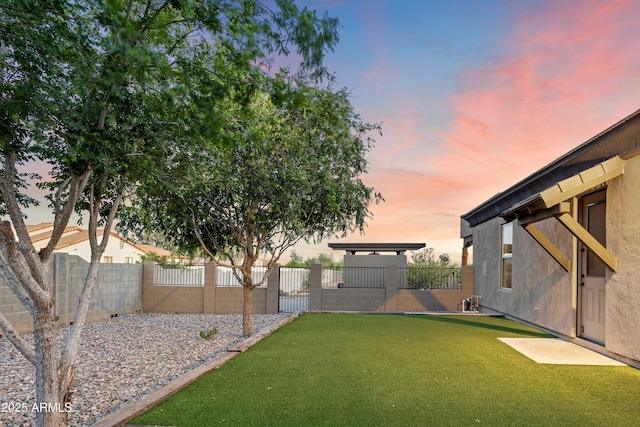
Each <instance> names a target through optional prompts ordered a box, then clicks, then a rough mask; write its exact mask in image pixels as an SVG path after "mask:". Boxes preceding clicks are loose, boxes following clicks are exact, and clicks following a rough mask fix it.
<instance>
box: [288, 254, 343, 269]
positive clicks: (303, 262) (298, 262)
mask: <svg viewBox="0 0 640 427" xmlns="http://www.w3.org/2000/svg"><path fill="white" fill-rule="evenodd" d="M289 257H290V260H289V262H287V263H286V264H285V267H291V268H309V267H311V265H313V264H320V265H322V266H323V267H327V268H335V267H341V266H342V264H343V262H342V261H337V262H336V261H334V260H333V257H332V256H331V255H327V254H323V253H320V254H318V255H316V256H314V257H311V258H307V259H303V258H302V256H300V255H298V253H297V252H296V251H295V249H294V250H292V251H291V255H289Z"/></svg>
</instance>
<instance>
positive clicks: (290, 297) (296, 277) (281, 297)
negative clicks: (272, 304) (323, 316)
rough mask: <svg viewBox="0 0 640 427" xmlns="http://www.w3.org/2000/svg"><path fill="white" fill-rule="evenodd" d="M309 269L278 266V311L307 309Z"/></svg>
mask: <svg viewBox="0 0 640 427" xmlns="http://www.w3.org/2000/svg"><path fill="white" fill-rule="evenodd" d="M309 271H310V270H309V269H308V268H291V267H280V284H279V288H278V312H280V313H293V312H296V311H307V310H309V300H310V293H309Z"/></svg>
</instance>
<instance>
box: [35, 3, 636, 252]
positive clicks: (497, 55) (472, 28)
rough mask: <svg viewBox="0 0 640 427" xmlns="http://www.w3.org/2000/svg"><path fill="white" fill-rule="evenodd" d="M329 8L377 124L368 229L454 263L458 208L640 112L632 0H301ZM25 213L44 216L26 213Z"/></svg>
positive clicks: (361, 104) (354, 88)
mask: <svg viewBox="0 0 640 427" xmlns="http://www.w3.org/2000/svg"><path fill="white" fill-rule="evenodd" d="M298 3H299V4H300V5H302V6H307V7H309V8H310V9H316V10H317V11H318V13H319V14H321V15H322V14H324V13H327V14H328V15H329V16H335V17H338V19H339V20H340V23H341V28H340V42H339V44H338V45H337V47H336V49H335V51H334V52H332V53H329V54H328V56H327V58H326V65H327V66H328V68H329V69H330V70H332V71H333V72H334V73H335V76H336V79H337V81H338V83H339V84H340V85H341V86H345V87H347V88H349V89H350V91H351V93H352V103H353V105H354V106H355V108H356V110H357V111H358V112H359V113H360V114H361V116H362V117H363V119H364V120H366V121H368V122H376V123H381V124H382V131H383V136H381V137H378V138H376V139H377V143H376V146H375V148H374V149H373V150H372V151H371V152H370V153H369V155H368V159H369V162H370V167H369V173H368V174H367V175H365V176H363V177H362V179H363V181H365V183H366V184H367V185H370V186H373V187H374V188H375V190H376V191H379V192H381V193H382V194H383V196H384V198H385V200H386V201H385V202H384V203H382V204H380V205H374V206H372V207H371V210H372V212H373V214H374V217H373V219H371V220H369V226H368V227H367V229H366V234H365V235H363V236H361V235H359V234H354V235H350V236H348V237H346V238H342V239H335V238H334V239H327V240H325V241H323V242H321V243H319V244H308V243H301V244H299V245H298V246H297V247H296V250H297V252H298V253H299V254H301V255H303V256H304V257H305V258H306V257H310V256H315V255H317V254H318V253H321V252H322V253H327V254H332V255H333V256H334V258H335V259H339V258H341V257H342V253H332V251H331V250H330V249H329V248H328V246H327V244H328V243H329V242H424V243H426V246H427V247H432V248H434V249H435V252H436V254H442V253H445V252H446V253H448V254H449V255H450V256H451V258H452V260H454V261H456V262H459V261H460V255H461V251H462V241H461V239H460V237H459V224H460V216H461V215H462V214H464V213H466V212H468V211H470V210H471V209H473V208H474V207H476V206H477V205H479V204H480V203H482V202H484V201H485V200H487V199H489V198H490V197H491V196H493V195H494V194H496V193H497V192H500V191H503V190H505V189H506V188H508V187H510V186H511V185H513V184H515V183H516V182H517V181H519V180H521V179H523V178H525V177H526V176H528V175H530V174H531V173H533V172H535V171H536V170H538V169H540V168H541V167H543V166H545V165H546V164H548V163H550V162H552V161H553V160H554V159H556V158H557V157H559V156H561V155H562V154H564V153H566V152H567V151H569V150H570V149H572V148H574V147H576V146H577V145H579V144H581V143H582V142H584V141H585V140H587V139H588V138H590V137H592V136H594V135H596V134H597V133H599V132H600V131H602V130H604V129H605V128H607V127H608V126H610V125H612V124H614V123H615V122H617V121H619V120H620V119H622V118H624V117H626V116H627V115H629V114H631V113H632V112H634V111H635V110H637V109H638V108H640V102H639V101H638V100H640V84H639V83H640V50H639V49H637V48H636V46H635V43H636V40H638V38H639V36H640V26H639V25H638V24H637V18H638V17H640V2H638V1H635V0H536V1H534V0H511V1H507V0H299V1H298ZM30 219H32V220H34V221H38V220H49V221H50V220H51V219H50V218H49V219H47V218H40V217H39V216H32V217H31V218H30Z"/></svg>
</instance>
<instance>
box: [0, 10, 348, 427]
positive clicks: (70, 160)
mask: <svg viewBox="0 0 640 427" xmlns="http://www.w3.org/2000/svg"><path fill="white" fill-rule="evenodd" d="M336 25H337V22H336V21H335V20H334V19H330V18H328V17H324V18H319V17H317V16H316V14H315V13H314V12H312V11H308V10H306V9H302V10H301V9H299V8H298V7H296V6H295V4H293V2H292V0H275V1H273V2H270V8H267V7H266V6H265V5H264V4H263V3H261V2H259V1H252V0H216V1H213V0H210V1H202V0H180V1H175V0H167V1H158V0H144V1H143V0H49V1H42V2H37V1H36V2H34V1H28V0H3V1H2V2H0V82H1V86H0V155H1V156H2V164H1V166H0V194H1V195H2V200H1V203H0V210H1V213H2V214H3V215H4V216H5V218H6V220H4V221H3V222H2V223H0V275H1V276H2V278H3V279H4V282H5V283H6V284H7V286H8V287H9V288H10V289H11V290H12V291H13V293H14V294H15V295H16V297H17V298H18V299H19V300H20V302H21V303H22V304H23V305H24V306H25V308H26V309H27V310H28V311H29V313H30V314H31V316H32V317H33V323H34V344H33V345H32V344H30V343H29V342H28V341H27V340H25V339H24V338H23V337H22V336H21V335H20V334H19V333H18V332H17V331H16V330H15V328H14V327H13V326H12V325H11V323H10V322H9V320H8V319H7V317H6V316H4V315H3V314H2V313H0V330H1V331H2V333H3V334H4V335H5V336H6V337H7V338H8V339H9V340H10V341H11V342H12V344H13V345H14V346H15V347H16V348H17V349H18V350H19V351H20V353H21V354H22V355H23V356H24V357H25V358H26V359H27V360H28V361H29V362H31V363H32V364H33V365H34V367H35V373H36V396H37V403H45V404H47V405H48V407H50V408H57V409H58V410H56V411H42V412H38V413H37V415H36V417H37V418H36V423H37V425H39V426H63V425H67V424H68V413H67V412H66V410H67V409H69V408H70V407H71V408H72V406H70V405H71V404H72V394H73V389H74V373H75V364H76V359H77V354H78V347H79V341H80V334H81V330H82V327H83V325H84V323H85V319H86V314H87V310H88V307H89V303H90V301H91V297H92V292H93V288H94V285H95V281H96V278H97V273H98V267H99V262H100V258H101V257H102V254H103V252H104V250H105V247H106V244H107V241H108V238H109V233H107V232H104V233H102V232H100V230H99V228H103V229H105V230H109V229H110V228H111V227H112V224H113V223H114V221H115V220H116V217H117V214H118V211H119V210H120V209H121V208H122V205H123V201H124V200H126V198H127V195H128V194H130V193H132V192H133V191H134V190H135V188H136V186H137V185H139V184H140V183H141V182H143V180H144V179H146V178H147V171H149V170H154V169H163V168H166V167H167V165H172V164H175V163H177V162H181V161H185V159H184V158H183V157H182V154H181V153H188V152H190V150H194V146H197V145H198V144H200V141H205V140H206V141H211V140H213V139H215V135H217V134H218V133H220V132H219V131H220V129H221V127H220V126H221V125H222V124H224V120H221V119H219V118H218V117H217V115H220V114H221V111H222V110H220V109H219V108H218V109H216V108H212V106H215V105H217V101H218V100H220V101H221V102H223V101H225V100H226V98H227V97H228V95H227V94H228V93H229V92H230V91H232V89H231V88H234V87H236V86H237V85H238V79H237V76H238V75H241V74H251V72H252V71H251V70H252V69H260V70H264V69H266V68H267V67H268V66H269V58H270V57H271V56H273V55H274V54H275V55H282V54H287V53H288V52H289V50H290V49H293V50H295V51H296V52H298V53H299V55H300V62H301V64H300V70H299V71H300V73H301V74H302V75H305V76H307V77H309V78H318V77H320V76H321V75H322V74H323V73H324V70H323V68H322V57H323V54H324V52H325V50H326V49H327V48H331V47H332V46H333V44H334V43H335V41H336V40H337V38H336V37H337V35H336ZM242 83H243V84H244V83H246V82H242ZM37 166H41V167H42V166H44V167H45V168H44V169H45V172H43V174H47V175H48V177H47V178H43V177H41V176H38V175H36V174H32V175H29V174H27V173H26V172H25V171H26V170H29V169H33V168H34V167H37ZM33 185H38V186H39V187H40V188H41V189H42V190H44V191H45V192H46V193H47V196H46V197H47V199H48V200H49V203H50V207H51V214H52V219H53V224H54V225H53V232H52V235H51V239H50V241H49V243H48V245H47V246H46V247H45V248H42V249H40V250H36V249H35V247H34V245H33V243H32V242H31V239H30V237H29V233H28V230H27V226H26V223H25V212H26V211H25V209H26V208H27V207H29V206H32V205H34V204H37V203H38V201H37V200H35V199H34V198H33V197H30V194H33V193H32V191H33ZM74 211H76V212H78V213H79V214H81V215H83V217H84V218H85V220H86V221H87V222H88V229H89V242H90V246H91V260H90V263H89V268H88V272H87V274H86V277H85V279H84V285H83V288H82V291H81V294H80V298H79V304H78V308H77V311H76V314H75V318H74V322H73V326H72V327H71V329H70V331H69V334H68V336H67V338H66V340H65V342H64V345H63V348H62V349H57V348H56V335H57V332H56V325H55V318H56V316H55V315H56V313H55V295H54V293H53V286H52V284H51V282H50V280H49V277H50V275H49V264H50V259H51V256H52V253H53V251H54V249H55V247H56V245H57V244H58V242H59V240H60V238H61V236H62V233H63V232H64V229H65V227H66V226H67V225H68V223H69V221H70V218H71V216H72V213H73V212H74ZM58 354H60V355H58Z"/></svg>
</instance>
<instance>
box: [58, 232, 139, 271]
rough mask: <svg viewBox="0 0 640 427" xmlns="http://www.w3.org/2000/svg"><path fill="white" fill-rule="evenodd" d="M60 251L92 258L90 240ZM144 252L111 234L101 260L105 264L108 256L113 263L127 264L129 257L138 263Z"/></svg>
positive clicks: (85, 258)
mask: <svg viewBox="0 0 640 427" xmlns="http://www.w3.org/2000/svg"><path fill="white" fill-rule="evenodd" d="M58 252H66V253H69V254H70V255H77V256H79V257H80V258H82V259H84V260H85V261H87V262H89V261H90V260H91V247H90V246H89V241H88V240H85V241H82V242H78V243H75V244H73V245H69V246H67V247H65V248H63V249H60V250H59V251H58ZM143 254H144V252H143V251H141V250H140V249H137V248H136V247H134V246H132V245H131V244H129V243H126V242H125V243H123V242H122V240H120V239H118V238H116V237H115V236H110V237H109V242H108V243H107V247H106V248H105V251H104V254H102V259H101V260H100V261H101V262H102V263H103V264H106V262H105V259H106V257H111V259H112V263H113V264H125V263H127V258H130V259H131V260H132V263H136V262H140V256H141V255H143Z"/></svg>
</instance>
